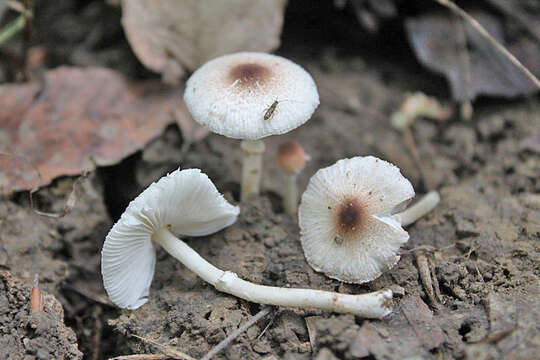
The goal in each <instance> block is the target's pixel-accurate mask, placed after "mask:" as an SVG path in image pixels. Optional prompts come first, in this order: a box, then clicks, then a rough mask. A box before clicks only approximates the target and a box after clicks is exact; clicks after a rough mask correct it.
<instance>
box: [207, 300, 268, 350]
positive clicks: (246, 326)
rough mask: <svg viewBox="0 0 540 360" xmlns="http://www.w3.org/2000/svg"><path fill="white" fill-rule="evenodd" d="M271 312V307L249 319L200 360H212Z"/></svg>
mask: <svg viewBox="0 0 540 360" xmlns="http://www.w3.org/2000/svg"><path fill="white" fill-rule="evenodd" d="M271 310H272V307H271V306H266V307H264V308H263V309H262V310H261V311H259V312H258V313H257V314H255V315H254V316H253V317H252V318H251V319H249V320H248V321H247V322H246V323H245V324H244V325H242V326H240V327H239V328H238V329H236V330H235V331H233V333H232V334H231V335H229V336H227V337H226V338H225V339H223V341H221V342H220V343H219V344H217V345H216V346H215V347H214V348H213V349H212V350H210V351H209V352H208V353H207V354H206V355H204V356H203V357H202V358H201V360H209V359H212V358H213V357H214V356H216V355H217V354H219V352H220V351H221V350H223V349H225V348H226V347H227V346H228V345H229V344H230V343H231V342H232V341H233V340H234V339H236V338H237V337H239V336H240V335H242V333H243V332H244V331H246V330H247V329H249V328H250V327H252V326H253V325H254V324H255V323H256V322H257V321H259V320H260V319H262V318H263V317H265V316H266V315H268V314H269V313H270V311H271Z"/></svg>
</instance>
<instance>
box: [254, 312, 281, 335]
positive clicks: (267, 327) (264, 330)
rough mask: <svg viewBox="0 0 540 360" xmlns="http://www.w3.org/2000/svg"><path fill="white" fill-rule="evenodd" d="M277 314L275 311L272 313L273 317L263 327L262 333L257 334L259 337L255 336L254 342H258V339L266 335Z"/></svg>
mask: <svg viewBox="0 0 540 360" xmlns="http://www.w3.org/2000/svg"><path fill="white" fill-rule="evenodd" d="M277 314H278V312H277V311H274V315H272V318H271V319H270V321H269V322H268V324H266V326H265V327H264V329H263V331H261V333H260V334H259V336H257V338H256V339H255V340H256V341H258V340H259V339H260V338H262V337H263V335H264V333H266V331H267V330H268V329H269V328H270V326H272V324H273V323H274V320H275V319H276V316H277Z"/></svg>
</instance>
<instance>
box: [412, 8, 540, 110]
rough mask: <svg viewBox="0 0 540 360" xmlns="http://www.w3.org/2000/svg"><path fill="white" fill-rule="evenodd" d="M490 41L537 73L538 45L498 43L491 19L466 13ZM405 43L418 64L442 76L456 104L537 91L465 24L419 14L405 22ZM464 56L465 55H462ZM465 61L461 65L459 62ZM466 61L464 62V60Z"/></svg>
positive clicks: (495, 21) (500, 37)
mask: <svg viewBox="0 0 540 360" xmlns="http://www.w3.org/2000/svg"><path fill="white" fill-rule="evenodd" d="M471 16H473V17H474V18H475V19H476V20H478V22H479V23H480V24H482V25H483V26H484V27H485V28H486V29H487V31H488V32H489V33H490V34H491V36H492V37H493V38H494V39H495V40H497V41H498V42H499V43H501V44H503V45H506V46H507V47H509V48H510V49H511V50H512V51H513V52H515V54H516V56H517V57H518V58H519V59H520V60H521V61H522V62H524V64H525V66H526V67H528V68H529V69H530V70H531V72H532V73H533V74H537V75H538V74H540V65H539V63H538V62H536V63H535V62H534V61H531V59H533V58H536V59H538V58H540V50H539V48H538V46H536V45H534V44H530V43H528V42H526V39H525V40H522V39H517V40H515V41H514V42H513V43H508V42H505V41H504V32H503V28H502V26H501V24H500V22H499V20H498V19H497V18H495V17H494V16H492V15H490V14H489V13H487V12H485V11H474V12H471ZM463 26H464V28H465V36H466V43H467V46H464V44H462V42H461V41H460V38H459V34H460V27H463ZM405 28H406V30H407V35H408V37H409V41H410V43H411V45H412V47H413V49H414V52H415V53H416V56H417V57H418V59H419V60H420V62H421V63H422V64H424V65H425V66H426V67H428V68H429V69H431V70H433V71H436V72H438V73H441V74H443V75H444V76H445V77H446V78H447V80H448V82H449V83H450V88H451V91H452V97H453V98H454V99H455V100H457V101H460V102H463V101H465V100H473V99H475V98H476V97H477V96H479V95H491V96H504V97H509V98H512V97H517V96H520V95H526V94H532V93H534V92H536V91H538V88H537V86H536V85H535V84H534V83H533V82H531V80H530V79H529V77H527V76H526V75H525V74H524V73H523V72H522V71H521V70H520V69H519V68H517V67H516V66H515V65H514V64H513V63H512V62H511V61H510V60H508V58H507V57H506V56H504V55H502V54H501V53H500V52H499V51H498V50H497V49H496V48H494V47H493V45H492V44H491V43H489V42H488V41H487V40H486V39H485V38H484V37H482V36H481V35H480V34H479V33H478V31H477V30H476V29H475V28H473V27H472V26H471V25H470V24H469V23H465V24H463V22H462V21H461V20H460V19H457V18H456V17H455V16H454V15H452V14H448V13H431V14H423V15H420V16H417V17H415V18H409V19H407V20H406V22H405ZM464 52H467V54H464ZM464 57H465V60H464ZM467 59H468V60H467Z"/></svg>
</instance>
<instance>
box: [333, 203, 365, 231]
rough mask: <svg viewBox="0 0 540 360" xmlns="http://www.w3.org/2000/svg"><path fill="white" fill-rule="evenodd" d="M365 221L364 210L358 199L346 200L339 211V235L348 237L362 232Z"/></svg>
mask: <svg viewBox="0 0 540 360" xmlns="http://www.w3.org/2000/svg"><path fill="white" fill-rule="evenodd" d="M363 221H364V209H363V207H362V205H361V204H360V203H359V202H358V201H357V200H356V199H346V200H345V201H343V202H342V203H341V204H340V206H339V207H338V209H337V227H338V229H337V230H338V233H339V235H340V236H342V237H346V236H347V235H350V234H351V233H354V232H357V231H360V229H361V226H362V223H363Z"/></svg>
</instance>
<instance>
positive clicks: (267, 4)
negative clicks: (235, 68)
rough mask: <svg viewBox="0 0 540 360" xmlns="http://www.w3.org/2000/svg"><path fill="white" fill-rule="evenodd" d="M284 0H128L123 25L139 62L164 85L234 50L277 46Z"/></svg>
mask: <svg viewBox="0 0 540 360" xmlns="http://www.w3.org/2000/svg"><path fill="white" fill-rule="evenodd" d="M286 3H287V1H286V0H256V1H253V0H233V1H212V0H188V1H176V0H124V1H122V13H123V14H122V25H123V26H124V30H125V32H126V35H127V38H128V40H129V43H130V45H131V47H132V48H133V50H134V51H135V54H137V57H138V58H139V59H140V60H141V61H142V62H143V63H144V64H145V65H146V67H148V68H149V69H151V70H153V71H156V72H158V73H161V74H162V76H163V79H164V81H165V82H168V83H178V81H179V79H180V77H181V76H182V74H183V72H184V70H188V71H193V70H195V69H197V68H198V67H199V66H200V65H202V64H203V63H205V62H206V61H208V60H210V59H212V58H215V57H217V56H219V55H224V54H227V53H232V52H235V51H240V50H242V51H270V50H273V49H275V48H277V47H278V45H279V35H280V33H281V26H282V24H283V10H284V7H285V4H286Z"/></svg>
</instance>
